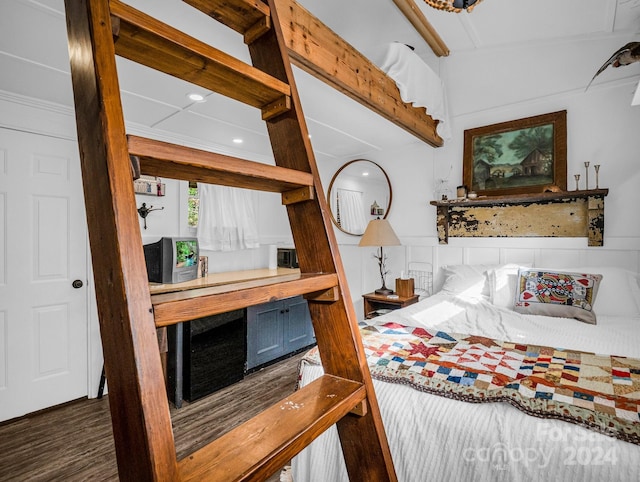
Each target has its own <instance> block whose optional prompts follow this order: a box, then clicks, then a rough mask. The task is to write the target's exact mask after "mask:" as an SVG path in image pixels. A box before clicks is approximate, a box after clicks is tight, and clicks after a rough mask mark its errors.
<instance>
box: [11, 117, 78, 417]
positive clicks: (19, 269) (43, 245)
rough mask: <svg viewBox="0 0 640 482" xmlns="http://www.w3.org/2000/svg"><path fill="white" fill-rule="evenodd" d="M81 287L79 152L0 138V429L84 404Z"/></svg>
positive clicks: (52, 143) (33, 139)
mask: <svg viewBox="0 0 640 482" xmlns="http://www.w3.org/2000/svg"><path fill="white" fill-rule="evenodd" d="M86 278H87V235H86V221H85V217H84V199H83V197H82V186H81V179H80V165H79V160H78V147H77V144H76V143H75V142H72V141H68V140H62V139H57V138H53V137H48V136H44V135H36V134H30V133H24V132H18V131H14V130H9V129H3V128H0V421H2V420H7V419H10V418H14V417H18V416H21V415H24V414H26V413H30V412H33V411H35V410H40V409H42V408H46V407H50V406H52V405H56V404H59V403H63V402H67V401H69V400H73V399H76V398H81V397H84V396H86V395H87V363H88V361H87V360H88V358H87V346H88V343H87V326H88V323H87V279H86ZM75 280H79V281H80V282H81V283H82V287H79V288H74V287H73V282H74V281H75ZM78 285H79V283H78V282H76V286H78Z"/></svg>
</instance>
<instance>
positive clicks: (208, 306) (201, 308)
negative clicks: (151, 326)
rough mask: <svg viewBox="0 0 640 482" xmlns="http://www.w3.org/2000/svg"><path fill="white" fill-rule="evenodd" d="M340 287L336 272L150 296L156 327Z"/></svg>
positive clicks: (257, 280) (295, 275)
mask: <svg viewBox="0 0 640 482" xmlns="http://www.w3.org/2000/svg"><path fill="white" fill-rule="evenodd" d="M337 285H338V277H337V275H336V274H335V273H329V274H300V273H296V274H289V275H282V276H274V277H270V278H263V279H256V280H252V281H241V282H238V283H229V284H223V285H218V286H209V287H206V288H199V289H190V290H184V291H175V292H171V293H161V294H153V291H152V295H151V303H152V305H153V312H154V317H155V322H156V326H157V327H160V326H168V325H173V324H175V323H180V322H182V321H188V320H194V319H196V318H202V317H203V316H211V315H216V314H220V313H225V312H227V311H233V310H237V309H240V308H245V307H247V306H252V305H258V304H261V303H266V302H268V301H273V300H276V299H283V298H289V297H292V296H297V295H304V294H308V293H316V292H320V291H326V290H328V289H330V288H333V287H335V286H337Z"/></svg>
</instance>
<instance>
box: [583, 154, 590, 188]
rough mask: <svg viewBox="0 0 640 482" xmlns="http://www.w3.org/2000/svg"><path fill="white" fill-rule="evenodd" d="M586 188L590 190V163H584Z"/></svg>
mask: <svg viewBox="0 0 640 482" xmlns="http://www.w3.org/2000/svg"><path fill="white" fill-rule="evenodd" d="M584 188H585V189H589V161H585V162H584Z"/></svg>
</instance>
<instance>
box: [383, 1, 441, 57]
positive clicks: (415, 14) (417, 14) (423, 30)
mask: <svg viewBox="0 0 640 482" xmlns="http://www.w3.org/2000/svg"><path fill="white" fill-rule="evenodd" d="M393 3H395V4H396V6H397V7H398V8H399V9H400V11H401V12H402V14H403V15H404V16H405V17H407V20H409V22H411V25H413V28H415V29H416V31H417V32H418V33H419V34H420V36H421V37H422V38H423V39H424V40H425V42H427V44H428V45H429V47H431V50H433V53H434V54H436V55H437V56H438V57H446V56H447V55H449V47H447V44H445V43H444V40H442V37H440V35H439V34H438V32H437V31H436V29H435V28H433V26H432V25H431V24H430V23H429V21H428V20H427V17H425V16H424V14H423V13H422V10H420V8H419V7H418V6H417V5H416V2H414V1H413V0H393Z"/></svg>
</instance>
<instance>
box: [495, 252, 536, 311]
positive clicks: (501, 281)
mask: <svg viewBox="0 0 640 482" xmlns="http://www.w3.org/2000/svg"><path fill="white" fill-rule="evenodd" d="M530 267H531V263H524V264H514V263H510V264H505V265H504V266H499V267H497V268H494V269H490V270H488V271H487V278H488V280H489V301H491V303H492V304H493V305H495V306H500V307H502V308H509V309H513V306H514V303H515V299H516V285H517V283H518V270H519V269H520V268H530Z"/></svg>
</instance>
